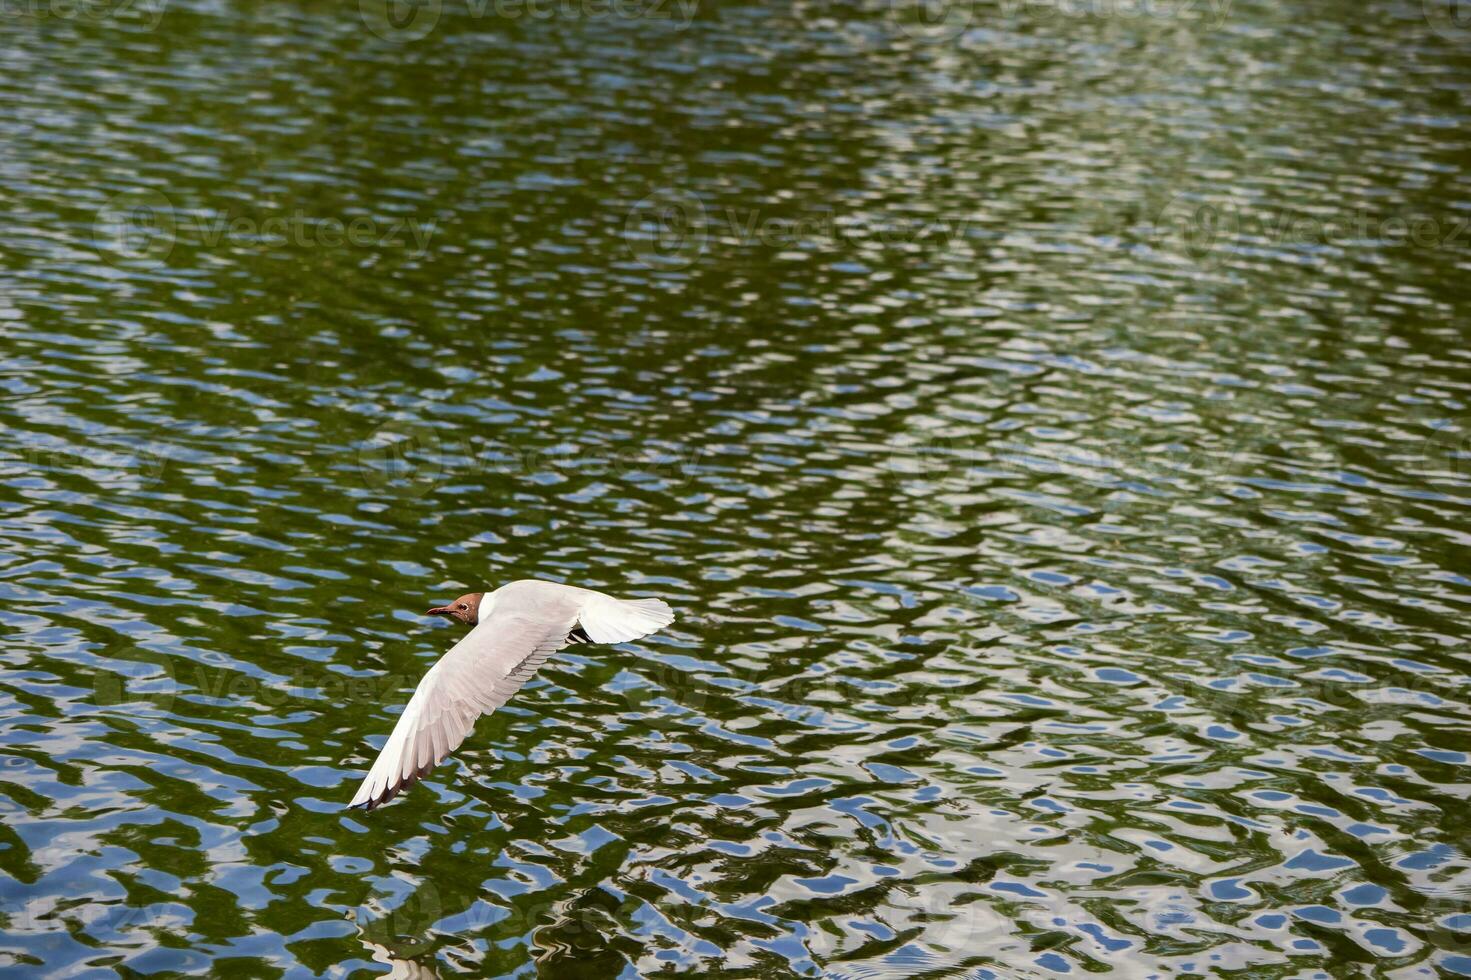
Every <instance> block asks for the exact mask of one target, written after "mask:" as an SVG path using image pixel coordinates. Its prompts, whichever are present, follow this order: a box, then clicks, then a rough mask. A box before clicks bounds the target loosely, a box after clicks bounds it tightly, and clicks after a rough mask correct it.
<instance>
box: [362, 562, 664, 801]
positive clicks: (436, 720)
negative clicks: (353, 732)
mask: <svg viewBox="0 0 1471 980" xmlns="http://www.w3.org/2000/svg"><path fill="white" fill-rule="evenodd" d="M673 621H674V613H673V612H671V611H670V609H669V606H668V604H666V603H665V602H664V601H663V600H662V599H615V598H613V597H612V596H610V595H604V594H603V593H601V592H594V591H592V590H591V589H579V588H577V587H576V586H571V585H560V584H558V583H556V582H541V581H537V580H535V579H523V580H521V581H519V582H512V583H510V584H509V585H504V586H502V587H501V588H499V589H497V590H496V591H494V592H492V593H489V594H487V595H485V596H484V597H483V598H482V599H481V602H480V607H479V622H478V623H477V624H476V625H475V627H474V628H473V629H472V630H471V631H470V632H469V633H468V634H466V635H465V637H464V638H463V639H462V640H460V642H458V643H456V644H455V645H454V646H453V647H451V648H450V650H449V652H448V653H446V654H445V655H444V656H443V657H440V658H439V660H438V662H436V663H435V664H434V666H433V667H430V668H429V672H428V673H427V674H425V675H424V679H423V680H422V681H420V682H419V687H418V689H417V690H415V691H414V696H413V697H412V698H410V699H409V703H408V707H406V708H404V711H403V714H402V715H400V716H399V719H398V724H397V725H395V726H394V727H393V734H391V735H389V736H388V741H387V742H386V743H385V744H384V746H383V750H382V751H381V752H379V753H378V759H377V761H375V762H374V763H373V768H372V769H371V770H370V771H369V772H368V776H367V778H366V779H364V780H363V785H362V786H361V787H360V788H359V789H358V792H357V795H356V796H354V797H353V799H352V802H351V803H350V804H348V805H349V806H362V807H365V808H367V809H369V810H371V809H373V808H374V807H376V806H380V805H382V804H384V803H387V802H388V801H389V800H391V799H393V798H394V797H395V796H397V795H398V794H399V793H401V792H402V791H403V790H404V789H406V788H407V787H408V786H410V785H411V784H412V783H413V782H414V781H415V780H417V779H419V778H420V777H422V776H423V775H424V774H426V773H427V772H429V770H431V769H433V768H434V767H435V766H436V765H438V764H439V763H441V762H443V761H444V760H445V758H446V757H448V756H449V754H450V753H451V752H453V751H454V750H455V749H457V748H458V747H459V745H460V743H461V742H463V741H464V740H465V736H466V735H468V734H470V731H471V729H473V728H474V727H475V720H476V719H477V718H479V717H480V716H481V715H484V714H489V713H490V712H492V711H494V710H495V709H496V708H499V707H500V706H501V705H503V704H505V703H506V702H507V701H508V700H510V698H511V695H513V694H515V693H516V691H518V690H520V688H521V685H523V684H525V683H526V682H527V681H528V680H530V679H531V677H532V676H534V675H535V674H536V670H537V668H538V667H540V666H541V665H542V664H543V663H545V662H546V659H547V658H548V657H550V656H551V655H552V654H553V653H555V652H557V651H558V650H560V649H562V648H563V647H565V646H566V645H567V644H568V643H571V642H575V641H579V640H581V639H582V637H580V636H577V635H575V633H574V631H577V630H580V631H581V632H582V633H583V634H585V635H586V637H587V640H589V641H591V642H593V643H623V642H626V641H628V640H636V639H638V638H639V637H641V636H647V635H648V634H650V633H653V632H655V631H656V630H659V629H662V628H664V627H665V626H668V625H669V624H670V623H672V622H673Z"/></svg>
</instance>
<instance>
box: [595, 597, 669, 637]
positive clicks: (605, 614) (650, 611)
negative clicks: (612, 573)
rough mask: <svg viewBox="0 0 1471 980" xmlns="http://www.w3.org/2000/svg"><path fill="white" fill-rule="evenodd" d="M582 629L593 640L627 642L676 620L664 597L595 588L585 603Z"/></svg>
mask: <svg viewBox="0 0 1471 980" xmlns="http://www.w3.org/2000/svg"><path fill="white" fill-rule="evenodd" d="M580 620H581V622H582V629H583V631H584V632H585V633H587V637H588V639H590V640H592V641H593V642H594V643H626V642H627V641H629V640H636V639H638V638H639V637H641V636H648V635H649V634H650V633H653V632H655V631H656V630H661V629H663V628H664V627H666V626H668V625H669V624H670V623H672V622H674V612H673V610H671V609H670V608H669V603H667V602H665V601H664V600H663V599H615V598H613V597H612V596H610V595H603V594H602V593H601V592H594V593H593V594H592V595H591V596H589V597H588V599H587V602H585V603H583V606H582V616H581V617H580Z"/></svg>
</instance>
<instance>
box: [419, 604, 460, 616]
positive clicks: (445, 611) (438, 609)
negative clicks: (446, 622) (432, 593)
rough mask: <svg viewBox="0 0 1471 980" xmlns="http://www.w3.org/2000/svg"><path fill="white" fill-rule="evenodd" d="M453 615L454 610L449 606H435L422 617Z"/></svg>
mask: <svg viewBox="0 0 1471 980" xmlns="http://www.w3.org/2000/svg"><path fill="white" fill-rule="evenodd" d="M453 614H454V610H453V609H451V608H450V607H449V606H435V607H434V608H433V609H431V610H429V611H428V612H426V613H425V614H424V615H426V616H450V615H453Z"/></svg>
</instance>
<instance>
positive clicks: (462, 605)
mask: <svg viewBox="0 0 1471 980" xmlns="http://www.w3.org/2000/svg"><path fill="white" fill-rule="evenodd" d="M460 608H461V609H469V608H470V607H469V606H467V605H465V604H464V603H463V602H462V603H460Z"/></svg>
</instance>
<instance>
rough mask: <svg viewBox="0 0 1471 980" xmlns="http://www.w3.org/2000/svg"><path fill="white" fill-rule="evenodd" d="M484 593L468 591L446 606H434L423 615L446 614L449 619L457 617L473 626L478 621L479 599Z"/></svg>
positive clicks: (467, 624)
mask: <svg viewBox="0 0 1471 980" xmlns="http://www.w3.org/2000/svg"><path fill="white" fill-rule="evenodd" d="M484 595H485V593H484V592H470V593H467V594H466V595H462V596H460V597H459V598H458V599H456V600H455V601H454V602H451V603H450V604H449V605H447V606H435V607H434V608H433V609H431V610H429V611H428V612H427V613H425V614H424V615H426V616H448V617H449V618H450V619H458V620H459V621H460V622H462V623H464V624H465V625H466V626H474V625H475V624H476V623H478V622H480V600H481V598H482V597H483V596H484Z"/></svg>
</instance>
